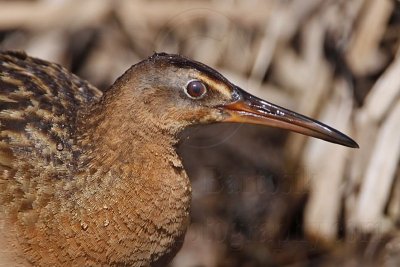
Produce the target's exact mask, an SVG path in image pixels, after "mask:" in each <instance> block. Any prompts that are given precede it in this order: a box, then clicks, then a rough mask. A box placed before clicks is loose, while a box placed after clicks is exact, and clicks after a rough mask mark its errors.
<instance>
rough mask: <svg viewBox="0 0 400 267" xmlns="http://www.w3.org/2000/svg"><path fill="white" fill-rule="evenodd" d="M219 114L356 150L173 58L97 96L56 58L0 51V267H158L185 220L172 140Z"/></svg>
mask: <svg viewBox="0 0 400 267" xmlns="http://www.w3.org/2000/svg"><path fill="white" fill-rule="evenodd" d="M223 121H227V122H229V121H230V122H246V123H257V124H264V125H272V126H276V127H281V128H285V129H289V130H293V131H297V132H301V133H304V134H308V135H312V136H315V137H318V138H321V139H325V140H328V141H330V142H335V143H339V144H343V145H347V146H351V147H356V146H357V145H356V143H355V142H354V141H352V140H351V139H350V138H348V137H346V136H345V135H343V134H341V133H339V132H337V131H336V130H333V129H332V128H330V127H328V126H326V125H323V124H321V123H318V122H316V121H314V120H311V119H309V118H306V117H304V116H301V115H299V114H297V113H293V112H291V111H289V110H286V109H283V108H281V107H278V106H275V105H273V104H271V103H268V102H266V101H262V100H260V99H258V98H256V97H254V96H251V95H249V94H247V93H246V92H244V91H243V90H241V89H240V88H238V87H236V86H234V85H233V84H231V83H230V82H229V81H228V80H226V79H225V78H224V77H223V76H222V75H220V74H219V73H218V72H216V71H214V70H213V69H211V68H209V67H207V66H205V65H203V64H201V63H198V62H195V61H191V60H189V59H186V58H184V57H181V56H178V55H168V54H155V55H153V56H151V57H150V58H148V59H146V60H144V61H142V62H140V63H138V64H136V65H134V66H132V67H131V68H130V69H129V70H128V71H127V72H126V73H124V74H123V75H122V76H121V77H120V78H119V79H118V80H117V81H116V82H115V83H114V85H113V86H112V87H111V88H110V89H108V90H107V91H106V92H105V93H104V95H102V93H101V91H99V90H98V89H96V88H95V87H93V86H92V85H90V84H89V83H88V82H86V81H83V80H81V79H80V78H78V77H77V76H75V75H73V74H71V73H69V72H68V71H67V70H66V69H64V68H62V67H60V66H59V65H56V64H52V63H49V62H46V61H43V60H39V59H35V58H31V57H28V56H27V55H25V54H24V53H19V52H0V247H1V248H2V249H0V263H3V264H11V265H14V266H15V265H20V266H28V265H35V266H69V265H71V264H73V265H77V266H83V265H124V266H149V265H150V264H151V265H152V266H163V265H164V264H166V263H167V262H168V261H169V260H170V259H171V258H172V257H173V256H174V255H175V254H176V252H177V251H178V250H179V248H180V246H181V244H182V242H183V238H184V234H185V231H186V228H187V225H188V222H189V204H190V197H191V187H190V183H189V179H188V177H187V175H186V173H185V171H184V169H183V166H182V164H181V161H180V159H179V157H178V155H177V154H176V152H175V148H174V146H175V144H176V143H177V139H176V136H177V134H178V133H179V132H180V131H181V130H182V129H184V128H185V127H186V126H188V125H191V124H202V123H212V122H223Z"/></svg>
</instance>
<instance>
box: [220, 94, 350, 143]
mask: <svg viewBox="0 0 400 267" xmlns="http://www.w3.org/2000/svg"><path fill="white" fill-rule="evenodd" d="M236 90H237V92H238V94H239V97H238V98H239V99H238V100H237V101H235V102H233V103H230V104H226V105H223V106H221V107H222V109H223V110H224V111H225V112H227V113H228V114H229V115H230V116H229V117H227V118H226V119H225V120H224V122H242V123H251V124H261V125H268V126H272V127H277V128H282V129H286V130H290V131H294V132H298V133H301V134H304V135H309V136H312V137H316V138H319V139H323V140H325V141H328V142H332V143H336V144H340V145H343V146H348V147H353V148H358V144H357V143H356V142H355V141H354V140H353V139H351V138H350V137H348V136H346V135H345V134H343V133H341V132H339V131H338V130H335V129H333V128H331V127H329V126H327V125H325V124H323V123H321V122H319V121H316V120H313V119H311V118H308V117H306V116H303V115H301V114H298V113H296V112H294V111H291V110H288V109H285V108H282V107H280V106H277V105H274V104H272V103H269V102H267V101H264V100H262V99H260V98H257V97H255V96H253V95H251V94H249V93H247V92H245V91H244V90H242V89H241V88H239V87H236Z"/></svg>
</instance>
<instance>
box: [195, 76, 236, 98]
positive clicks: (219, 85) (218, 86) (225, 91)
mask: <svg viewBox="0 0 400 267" xmlns="http://www.w3.org/2000/svg"><path fill="white" fill-rule="evenodd" d="M198 78H199V79H200V80H202V81H204V82H205V83H207V84H208V85H209V86H212V88H213V89H215V90H217V91H218V92H220V93H221V94H222V95H224V96H226V98H228V99H230V98H231V97H232V92H231V90H230V88H229V87H228V86H227V85H225V84H224V83H223V82H216V81H214V80H213V79H210V78H209V77H208V76H207V75H203V74H201V73H199V74H198Z"/></svg>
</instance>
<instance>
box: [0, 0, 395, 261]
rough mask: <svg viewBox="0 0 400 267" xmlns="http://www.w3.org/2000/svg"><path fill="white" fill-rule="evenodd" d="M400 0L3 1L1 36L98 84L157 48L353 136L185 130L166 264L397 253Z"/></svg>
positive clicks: (376, 257)
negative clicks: (180, 216) (183, 199)
mask: <svg viewBox="0 0 400 267" xmlns="http://www.w3.org/2000/svg"><path fill="white" fill-rule="evenodd" d="M399 45H400V2H399V1H395V0H284V1H283V0H265V1H260V0H247V1H245V0H242V1H240V0H219V1H216V0H214V1H212V0H190V1H161V0H152V1H144V0H143V1H140V0H131V1H128V0H126V1H124V0H114V1H113V0H102V1H98V0H86V1H79V0H40V1H39V0H37V1H0V49H13V50H25V51H26V52H27V53H28V54H30V55H31V56H35V57H40V58H43V59H47V60H50V61H54V62H57V63H60V64H62V65H63V66H65V67H67V68H68V69H70V70H71V71H72V72H74V73H76V74H78V75H79V76H81V77H83V78H84V79H87V80H88V81H90V82H91V83H92V84H94V85H96V86H98V87H99V88H101V89H103V90H104V89H106V88H107V87H108V86H110V85H111V84H112V83H113V81H114V80H115V79H116V78H117V77H118V76H120V75H121V74H122V73H123V72H124V71H125V70H126V69H127V68H129V67H130V66H131V65H132V64H135V63H137V62H138V61H140V60H142V59H145V58H146V57H148V56H150V55H151V54H152V53H153V52H154V51H156V52H171V53H179V54H182V55H185V56H187V57H190V58H193V59H195V60H198V61H201V62H204V63H206V64H208V65H210V66H212V67H214V68H216V69H218V70H219V71H220V72H221V73H223V74H224V75H225V76H227V77H228V78H229V79H230V80H231V81H233V82H234V83H236V84H237V85H239V86H241V87H242V88H244V89H245V90H247V91H249V92H251V93H252V94H255V95H257V96H259V97H261V98H264V99H266V100H269V101H271V102H274V103H276V104H279V105H282V106H284V107H287V108H290V109H293V110H295V111H297V112H300V113H303V114H305V115H308V116H311V117H313V118H316V119H318V120H321V121H323V122H325V123H327V124H329V125H331V126H333V127H335V128H337V129H338V130H341V131H343V132H345V133H346V134H348V135H350V136H352V137H353V138H354V139H355V140H356V141H357V142H358V143H359V145H360V147H361V148H360V149H348V148H344V147H340V146H337V145H333V144H330V143H325V142H323V141H319V140H315V139H311V138H305V137H303V136H301V135H298V134H292V133H287V132H285V131H283V130H277V129H270V128H263V127H256V126H248V125H239V124H231V125H210V126H206V127H204V126H202V127H193V128H190V129H187V130H186V131H185V132H184V133H182V136H181V142H180V144H179V147H178V149H179V154H180V155H181V156H182V158H183V161H184V165H185V167H186V169H187V171H188V174H189V177H190V178H191V181H192V184H193V203H192V223H191V226H190V228H189V229H188V233H187V235H186V239H185V243H184V245H183V249H182V250H181V252H180V253H179V254H178V255H177V257H176V258H175V259H174V261H173V262H172V263H171V266H172V267H186V266H188V267H200V266H204V267H213V266H246V267H255V266H338V265H339V264H340V265H342V266H400V234H399V233H400V232H399V229H400V58H399V53H400V46H399Z"/></svg>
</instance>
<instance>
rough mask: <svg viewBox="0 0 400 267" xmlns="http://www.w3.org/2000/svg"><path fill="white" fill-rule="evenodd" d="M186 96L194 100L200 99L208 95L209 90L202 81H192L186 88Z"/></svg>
mask: <svg viewBox="0 0 400 267" xmlns="http://www.w3.org/2000/svg"><path fill="white" fill-rule="evenodd" d="M185 89H186V90H185V92H186V94H187V95H188V96H189V97H190V98H193V99H199V98H201V97H203V96H204V95H205V94H206V93H207V88H206V86H205V85H204V83H202V82H201V81H197V80H194V81H190V82H189V83H188V84H187V85H186V88H185Z"/></svg>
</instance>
